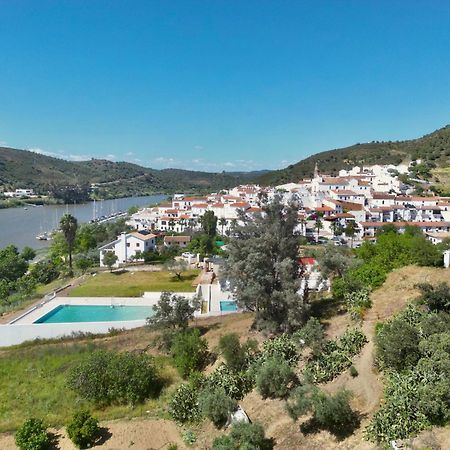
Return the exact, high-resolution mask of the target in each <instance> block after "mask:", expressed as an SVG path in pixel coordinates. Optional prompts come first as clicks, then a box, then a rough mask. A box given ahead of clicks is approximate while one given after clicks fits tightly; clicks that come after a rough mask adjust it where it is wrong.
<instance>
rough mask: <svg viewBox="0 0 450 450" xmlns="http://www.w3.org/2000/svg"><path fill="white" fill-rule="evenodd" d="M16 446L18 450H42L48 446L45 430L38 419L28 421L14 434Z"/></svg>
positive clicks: (48, 441) (48, 439)
mask: <svg viewBox="0 0 450 450" xmlns="http://www.w3.org/2000/svg"><path fill="white" fill-rule="evenodd" d="M15 440H16V445H17V447H19V449H20V450H44V449H46V448H48V447H49V445H50V437H49V435H48V433H47V429H46V427H45V425H44V423H43V421H42V420H40V419H34V418H31V419H28V420H26V421H25V422H24V424H23V425H22V426H21V427H20V428H19V429H18V430H17V432H16V439H15Z"/></svg>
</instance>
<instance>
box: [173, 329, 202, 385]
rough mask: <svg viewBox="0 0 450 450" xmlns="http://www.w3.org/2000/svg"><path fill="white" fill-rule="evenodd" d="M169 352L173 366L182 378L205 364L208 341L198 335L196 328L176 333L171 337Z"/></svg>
mask: <svg viewBox="0 0 450 450" xmlns="http://www.w3.org/2000/svg"><path fill="white" fill-rule="evenodd" d="M171 353H172V356H173V358H174V360H175V366H176V367H177V369H178V372H179V373H180V375H181V376H182V377H183V378H187V377H188V376H189V375H190V374H191V373H192V372H194V371H197V370H201V369H203V367H204V366H205V364H206V359H207V356H208V343H207V342H206V340H205V339H202V338H201V337H200V331H199V330H197V329H194V330H186V331H182V332H180V333H177V334H176V335H175V337H174V339H173V343H172V347H171Z"/></svg>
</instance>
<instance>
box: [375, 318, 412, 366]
mask: <svg viewBox="0 0 450 450" xmlns="http://www.w3.org/2000/svg"><path fill="white" fill-rule="evenodd" d="M375 345H376V356H377V361H378V363H379V364H380V365H381V366H382V367H389V368H393V369H395V370H402V369H405V368H410V367H413V366H414V365H415V364H416V363H417V361H418V360H419V357H420V355H419V331H418V330H417V329H416V327H414V326H413V325H410V324H409V323H407V322H406V321H405V320H404V319H402V318H401V317H397V318H395V319H393V320H391V321H390V322H387V323H385V324H383V326H382V327H381V328H380V329H379V330H378V333H377V334H376V336H375Z"/></svg>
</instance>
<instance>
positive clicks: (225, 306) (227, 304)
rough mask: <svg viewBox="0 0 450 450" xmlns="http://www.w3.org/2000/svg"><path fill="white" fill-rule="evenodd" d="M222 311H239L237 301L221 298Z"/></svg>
mask: <svg viewBox="0 0 450 450" xmlns="http://www.w3.org/2000/svg"><path fill="white" fill-rule="evenodd" d="M220 311H222V312H230V311H237V303H236V302H235V301H234V300H221V301H220Z"/></svg>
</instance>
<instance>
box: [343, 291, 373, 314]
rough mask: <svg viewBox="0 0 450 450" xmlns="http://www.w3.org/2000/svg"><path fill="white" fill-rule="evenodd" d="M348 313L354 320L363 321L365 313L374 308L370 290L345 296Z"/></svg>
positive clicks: (349, 293)
mask: <svg viewBox="0 0 450 450" xmlns="http://www.w3.org/2000/svg"><path fill="white" fill-rule="evenodd" d="M344 300H345V304H346V307H347V311H348V312H349V313H350V317H351V318H352V319H353V320H361V319H362V315H363V313H364V311H365V310H366V309H367V308H370V307H371V306H372V301H371V300H370V290H369V289H368V288H362V289H359V290H357V291H353V292H348V293H346V294H345V295H344Z"/></svg>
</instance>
